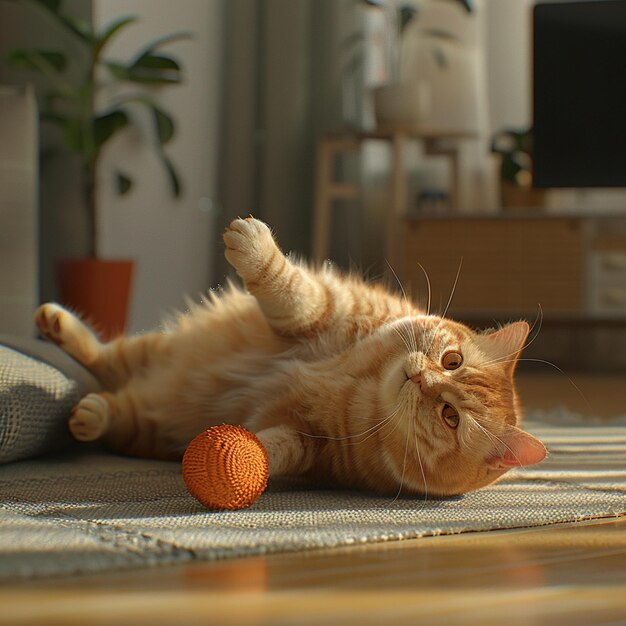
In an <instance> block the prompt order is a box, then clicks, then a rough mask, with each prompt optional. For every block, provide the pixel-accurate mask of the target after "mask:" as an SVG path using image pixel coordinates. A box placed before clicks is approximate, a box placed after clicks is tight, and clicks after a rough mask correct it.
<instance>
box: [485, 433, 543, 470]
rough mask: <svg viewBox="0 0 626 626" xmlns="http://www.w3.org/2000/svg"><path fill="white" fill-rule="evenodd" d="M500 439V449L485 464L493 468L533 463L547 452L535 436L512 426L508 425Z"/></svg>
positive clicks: (541, 458) (538, 460) (508, 467)
mask: <svg viewBox="0 0 626 626" xmlns="http://www.w3.org/2000/svg"><path fill="white" fill-rule="evenodd" d="M500 439H501V441H502V446H501V448H500V450H498V452H496V453H495V454H494V455H493V456H491V457H489V458H488V459H487V465H489V466H490V467H491V468H493V469H510V468H511V467H522V466H526V465H534V464H535V463H539V462H540V461H543V460H544V459H545V458H546V456H547V454H548V451H547V450H546V447H545V446H544V445H543V443H541V441H539V439H537V437H533V435H531V434H530V433H527V432H526V431H524V430H521V429H519V428H516V427H514V426H509V429H508V432H507V433H506V434H505V435H504V436H502V437H500Z"/></svg>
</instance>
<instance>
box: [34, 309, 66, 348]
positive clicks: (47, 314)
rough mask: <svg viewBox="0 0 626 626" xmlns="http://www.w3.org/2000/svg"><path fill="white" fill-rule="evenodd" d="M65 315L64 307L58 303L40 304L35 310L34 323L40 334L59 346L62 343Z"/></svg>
mask: <svg viewBox="0 0 626 626" xmlns="http://www.w3.org/2000/svg"><path fill="white" fill-rule="evenodd" d="M66 315H67V312H66V311H65V309H63V307H60V306H59V305H58V304H52V303H48V304H42V305H41V306H40V307H39V308H38V309H37V311H36V312H35V324H36V325H37V329H38V330H39V332H40V333H41V335H43V336H44V337H46V338H47V339H49V340H50V341H52V342H54V343H56V344H57V345H58V346H61V345H63V343H64V327H65V324H64V318H65V317H66Z"/></svg>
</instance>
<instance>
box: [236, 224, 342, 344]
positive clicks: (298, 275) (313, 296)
mask: <svg viewBox="0 0 626 626" xmlns="http://www.w3.org/2000/svg"><path fill="white" fill-rule="evenodd" d="M224 243H225V244H226V251H225V256H226V259H227V260H228V262H229V263H230V264H231V265H232V266H233V267H234V268H235V270H236V271H237V274H238V275H239V276H240V277H241V279H242V280H243V281H244V284H245V286H246V288H247V289H248V291H249V292H250V293H252V294H253V295H254V296H255V297H256V299H257V301H258V302H259V304H260V306H261V309H262V311H263V313H264V315H265V317H266V318H267V320H268V322H269V323H270V325H271V326H272V327H273V328H274V329H275V330H276V331H277V332H279V333H280V334H283V335H288V336H294V335H298V334H310V333H311V332H319V331H322V330H324V327H325V325H327V324H328V323H330V322H331V317H332V315H333V313H336V310H335V308H334V294H332V293H331V291H330V289H329V287H328V286H327V285H326V284H325V283H324V281H323V280H321V279H320V277H319V276H317V275H315V274H313V273H312V272H309V271H308V270H307V269H306V268H304V267H302V266H300V265H297V264H296V263H292V262H291V261H290V260H289V259H287V258H286V257H285V255H284V254H283V253H282V251H281V250H280V248H279V247H278V246H277V245H276V242H275V241H274V237H273V236H272V233H271V231H270V229H269V227H268V226H267V225H266V224H264V223H263V222H260V221H259V220H256V219H253V218H247V219H237V220H234V221H233V222H231V224H230V226H229V227H228V229H227V230H226V232H225V233H224Z"/></svg>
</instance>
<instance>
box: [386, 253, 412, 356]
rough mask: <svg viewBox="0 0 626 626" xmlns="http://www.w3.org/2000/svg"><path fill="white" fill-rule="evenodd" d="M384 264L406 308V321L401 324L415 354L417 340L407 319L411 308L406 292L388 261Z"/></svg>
mask: <svg viewBox="0 0 626 626" xmlns="http://www.w3.org/2000/svg"><path fill="white" fill-rule="evenodd" d="M386 263H387V265H388V266H389V269H390V270H391V273H392V274H393V275H394V277H395V279H396V282H397V283H398V286H399V287H400V291H402V302H403V303H404V305H405V307H406V311H405V315H406V319H405V320H404V322H403V323H404V324H405V327H406V330H407V338H408V340H409V343H410V344H411V347H412V348H413V351H414V352H417V339H416V338H415V332H414V331H413V327H412V326H411V322H410V319H409V318H410V317H411V306H410V302H409V299H408V298H407V295H406V291H405V289H404V285H403V284H402V281H401V280H400V279H399V278H398V275H397V274H396V272H395V271H394V269H393V267H391V264H390V263H389V261H386Z"/></svg>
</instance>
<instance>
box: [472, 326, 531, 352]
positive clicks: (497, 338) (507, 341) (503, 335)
mask: <svg viewBox="0 0 626 626" xmlns="http://www.w3.org/2000/svg"><path fill="white" fill-rule="evenodd" d="M529 332H530V327H529V326H528V323H527V322H514V323H513V324H509V325H508V326H505V327H504V328H501V329H500V330H496V331H494V332H492V333H489V334H487V335H482V336H479V337H480V339H479V343H480V345H481V346H482V348H483V349H484V350H485V351H486V352H487V354H488V356H489V357H490V358H491V359H507V358H509V359H515V358H516V356H517V354H518V353H519V352H520V350H521V349H522V348H523V347H524V342H525V341H526V338H527V337H528V333H529Z"/></svg>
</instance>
